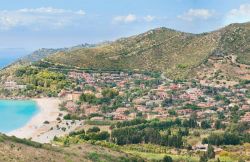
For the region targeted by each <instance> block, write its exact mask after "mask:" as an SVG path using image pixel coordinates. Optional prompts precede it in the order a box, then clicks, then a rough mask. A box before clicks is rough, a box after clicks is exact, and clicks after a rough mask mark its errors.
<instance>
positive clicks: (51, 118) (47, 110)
mask: <svg viewBox="0 0 250 162" xmlns="http://www.w3.org/2000/svg"><path fill="white" fill-rule="evenodd" d="M32 100H33V101H35V102H36V103H37V106H38V109H39V111H38V113H37V114H36V115H35V116H33V117H32V118H31V119H30V120H29V121H28V123H26V124H25V125H24V126H23V127H21V128H18V129H16V130H13V131H11V132H9V133H7V135H10V136H12V135H13V136H16V137H18V138H26V139H32V140H33V139H36V138H37V137H38V136H39V135H40V134H41V133H43V131H44V129H42V128H44V127H50V126H52V124H53V123H55V122H57V120H56V119H57V118H58V116H59V114H60V113H63V112H61V111H60V110H59V104H60V99H58V98H38V99H32ZM45 121H48V122H49V123H48V124H45V123H44V122H45ZM45 142H48V141H44V143H45Z"/></svg>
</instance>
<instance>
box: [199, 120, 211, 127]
mask: <svg viewBox="0 0 250 162" xmlns="http://www.w3.org/2000/svg"><path fill="white" fill-rule="evenodd" d="M201 128H202V129H208V128H211V124H210V122H209V121H208V120H203V121H201Z"/></svg>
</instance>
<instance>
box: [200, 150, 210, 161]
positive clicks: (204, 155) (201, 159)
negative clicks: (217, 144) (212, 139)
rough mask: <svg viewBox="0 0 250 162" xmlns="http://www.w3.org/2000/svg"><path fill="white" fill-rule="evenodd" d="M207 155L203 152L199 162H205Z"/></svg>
mask: <svg viewBox="0 0 250 162" xmlns="http://www.w3.org/2000/svg"><path fill="white" fill-rule="evenodd" d="M207 161H208V159H207V154H206V153H205V152H204V153H203V154H202V155H201V156H200V160H199V162H207Z"/></svg>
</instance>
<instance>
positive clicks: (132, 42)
mask: <svg viewBox="0 0 250 162" xmlns="http://www.w3.org/2000/svg"><path fill="white" fill-rule="evenodd" d="M249 28H250V24H249V23H246V24H232V25H229V26H227V27H225V28H222V29H220V30H217V31H214V32H211V33H203V34H189V33H183V32H179V31H175V30H171V29H167V28H158V29H154V30H151V31H148V32H146V33H143V34H140V35H137V36H133V37H129V38H123V39H119V40H117V41H115V42H112V43H108V44H105V45H100V46H97V47H95V48H80V49H76V50H71V51H60V52H57V53H56V54H53V55H50V57H49V58H48V59H47V61H49V62H52V63H58V64H64V65H72V66H77V67H82V68H94V69H112V70H113V69H128V70H135V69H139V70H148V71H161V72H164V73H165V74H166V75H167V76H169V77H170V78H179V77H181V78H182V77H186V76H188V75H190V74H191V73H192V70H193V69H194V68H195V67H197V66H199V65H200V64H202V63H203V62H204V61H206V60H207V58H208V57H209V56H211V55H213V54H215V55H216V54H222V55H229V54H235V55H237V56H238V60H239V61H240V62H242V63H250V56H249V55H248V53H249V42H250V40H249V39H250V37H249V33H250V32H249Z"/></svg>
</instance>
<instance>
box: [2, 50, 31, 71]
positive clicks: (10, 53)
mask: <svg viewBox="0 0 250 162" xmlns="http://www.w3.org/2000/svg"><path fill="white" fill-rule="evenodd" d="M28 53H29V51H27V50H24V49H17V48H4V49H1V48H0V69H1V68H3V67H5V66H7V65H9V64H11V63H13V62H15V61H16V60H18V59H20V58H22V57H23V56H25V55H27V54H28Z"/></svg>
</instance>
